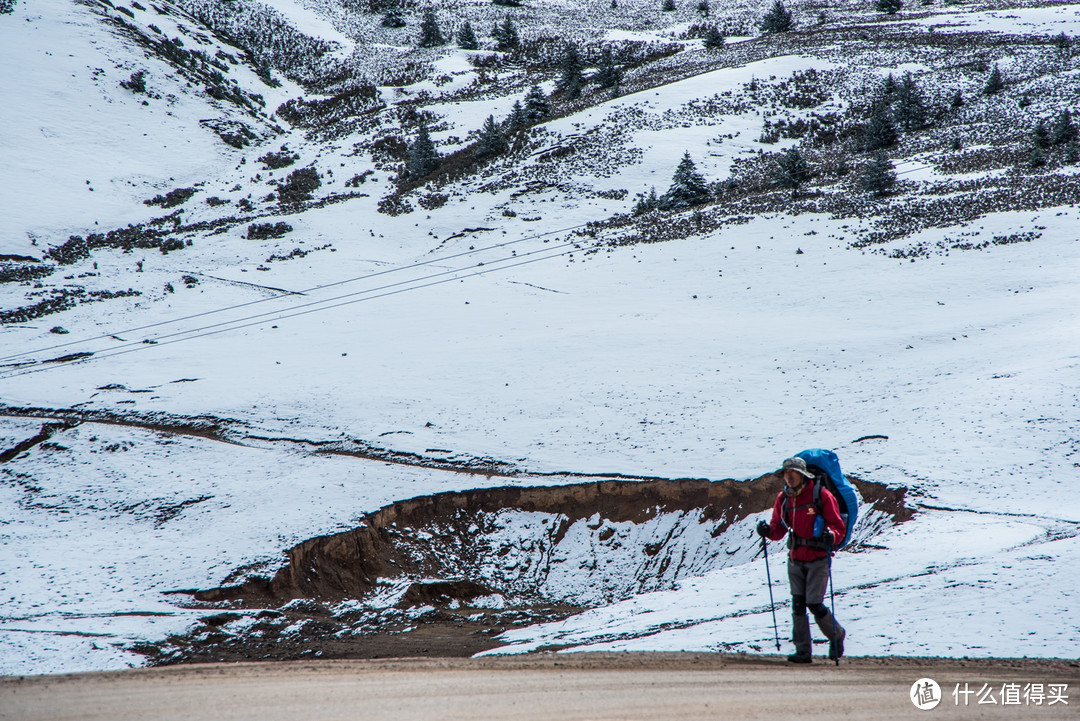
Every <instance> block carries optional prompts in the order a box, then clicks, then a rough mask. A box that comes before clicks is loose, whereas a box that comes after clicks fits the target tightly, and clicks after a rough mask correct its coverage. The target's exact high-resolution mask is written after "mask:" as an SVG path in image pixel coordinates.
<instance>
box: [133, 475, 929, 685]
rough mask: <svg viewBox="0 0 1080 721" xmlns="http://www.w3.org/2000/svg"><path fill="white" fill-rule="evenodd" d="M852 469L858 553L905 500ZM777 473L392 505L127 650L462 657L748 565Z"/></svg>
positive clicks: (203, 596) (216, 594) (290, 555)
mask: <svg viewBox="0 0 1080 721" xmlns="http://www.w3.org/2000/svg"><path fill="white" fill-rule="evenodd" d="M853 480H854V481H855V485H856V487H857V488H858V489H859V491H860V493H861V494H862V495H863V499H864V502H863V505H862V507H861V509H860V520H859V523H858V524H857V526H856V529H855V531H854V534H853V541H852V544H851V546H850V549H851V550H853V551H860V550H863V551H866V550H870V549H873V548H874V547H875V546H874V545H873V544H872V543H870V542H869V541H870V539H872V538H873V537H874V536H876V535H877V534H878V533H880V532H881V531H882V530H884V529H885V528H887V527H888V526H890V525H892V524H895V523H898V522H901V521H904V520H907V519H908V518H910V517H911V511H910V510H909V509H907V508H906V507H905V506H904V494H905V492H906V490H905V489H890V488H886V487H884V486H881V485H880V484H875V483H870V482H866V481H861V480H856V479H853ZM781 485H782V483H781V480H780V478H779V477H777V476H775V475H774V474H771V473H770V474H766V475H764V476H761V477H760V478H757V479H754V480H752V481H743V482H740V481H735V480H725V481H707V480H687V479H683V480H650V481H628V480H610V479H609V480H598V481H591V482H587V483H577V484H571V485H563V486H536V487H525V488H522V487H502V488H493V489H479V490H470V491H461V492H452V493H440V494H436V495H433V496H424V497H420V498H414V499H410V500H406V501H400V502H397V503H393V504H391V505H389V506H386V507H384V508H381V509H379V510H377V511H375V512H373V513H370V514H368V515H367V516H365V517H364V518H363V519H362V520H361V522H360V524H359V525H358V526H357V527H356V528H353V529H351V530H349V531H346V532H343V533H338V534H333V535H328V536H320V537H317V538H313V539H310V540H308V541H305V542H303V543H300V544H298V545H297V546H295V547H293V548H291V549H289V550H288V551H287V554H286V555H287V562H286V564H285V565H284V566H283V567H282V568H281V569H280V570H278V571H277V573H276V574H274V575H273V576H272V577H261V576H248V577H247V580H245V581H244V582H243V583H240V584H239V585H234V586H227V587H222V588H214V589H206V590H201V591H188V592H178V593H184V594H189V595H190V597H191V598H192V599H193V602H194V605H196V606H197V607H204V608H207V609H208V610H209V609H213V610H214V611H215V613H214V614H213V615H209V616H207V617H206V618H204V619H203V621H202V622H201V623H200V624H199V625H198V626H196V627H195V628H193V629H192V630H191V631H190V632H189V633H188V634H186V635H184V636H174V637H172V638H170V639H167V641H166V642H164V643H162V644H156V645H153V646H149V645H147V646H142V647H140V648H137V649H136V650H138V651H139V652H141V653H144V654H146V655H148V656H149V657H150V661H151V663H156V664H167V663H182V662H190V661H210V660H218V661H228V660H242V659H284V658H302V657H309V656H318V657H325V658H375V657H382V656H388V655H422V654H431V655H448V656H457V655H471V654H474V653H477V652H479V651H482V650H485V649H488V648H493V647H495V646H497V645H499V644H497V643H496V642H494V641H493V638H494V637H495V636H497V635H499V634H500V633H502V632H503V631H505V630H508V629H511V628H516V627H522V626H527V625H532V624H535V623H541V622H546V621H552V620H558V619H561V618H565V617H567V616H570V615H572V614H575V613H578V612H580V611H581V610H584V609H587V608H591V607H597V606H602V605H606V604H609V603H613V602H616V601H619V600H622V599H625V598H629V597H630V596H633V595H635V594H639V593H645V592H650V591H659V590H668V589H672V588H676V587H677V586H678V584H679V582H680V580H682V579H686V578H691V577H695V576H701V575H704V574H706V573H709V572H711V571H714V570H717V569H720V568H725V567H729V566H735V565H740V564H744V563H749V562H751V561H752V560H753V559H754V558H755V557H756V556H757V555H758V554H759V553H760V548H761V547H760V543H759V541H758V538H757V536H756V535H755V533H754V530H753V526H754V523H756V520H757V514H759V513H760V512H762V511H765V510H767V509H768V508H770V507H771V505H772V502H773V500H774V499H775V497H776V494H777V493H778V492H779V490H780V488H781ZM244 575H245V574H243V573H242V572H241V573H238V574H235V575H234V578H235V577H241V578H242V577H244Z"/></svg>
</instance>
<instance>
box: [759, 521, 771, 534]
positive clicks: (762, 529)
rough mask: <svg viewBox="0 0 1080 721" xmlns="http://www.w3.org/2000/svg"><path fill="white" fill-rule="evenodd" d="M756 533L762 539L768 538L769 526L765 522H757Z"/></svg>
mask: <svg viewBox="0 0 1080 721" xmlns="http://www.w3.org/2000/svg"><path fill="white" fill-rule="evenodd" d="M757 532H758V535H759V536H761V537H762V538H768V537H769V524H768V523H766V522H765V521H759V522H758V524H757Z"/></svg>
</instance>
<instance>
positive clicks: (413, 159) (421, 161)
mask: <svg viewBox="0 0 1080 721" xmlns="http://www.w3.org/2000/svg"><path fill="white" fill-rule="evenodd" d="M440 159H441V158H440V157H439V152H438V151H437V150H435V144H434V143H432V142H431V136H430V135H429V134H428V129H427V126H426V125H421V126H420V131H419V132H418V133H417V135H416V141H415V142H414V143H413V144H412V145H411V146H410V147H409V154H408V157H407V159H406V161H405V171H406V176H407V177H408V178H409V179H410V180H417V179H419V178H423V177H424V176H425V175H429V174H431V173H433V172H435V170H436V169H437V168H438V167H439V161H440Z"/></svg>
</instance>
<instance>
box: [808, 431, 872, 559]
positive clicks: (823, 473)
mask: <svg viewBox="0 0 1080 721" xmlns="http://www.w3.org/2000/svg"><path fill="white" fill-rule="evenodd" d="M795 457H796V458H801V459H803V460H804V461H806V469H807V470H808V471H810V472H811V473H813V474H814V506H815V507H816V508H817V511H818V514H817V519H816V520H815V521H814V536H815V537H820V536H821V534H822V532H823V531H824V530H825V519H824V518H822V517H821V495H820V494H821V489H822V488H827V489H828V490H829V493H831V494H833V496H834V497H835V498H836V503H837V505H839V506H840V518H842V519H843V520H844V540H842V541H840V542H839V543H837V544H836V545H835V546H834V548H843V547H844V546H846V545H847V544H848V541H850V540H851V531H852V529H853V528H854V527H855V521H856V520H858V517H859V494H858V493H856V492H855V488H854V487H853V486H852V485H851V484H850V483H848V479H847V478H845V477H844V474H843V472H842V471H841V470H840V459H839V458H837V457H836V454H835V453H833V452H832V451H829V450H826V449H824V448H810V449H808V450H805V451H803V452H802V453H796V454H795Z"/></svg>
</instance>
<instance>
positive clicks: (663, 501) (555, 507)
mask: <svg viewBox="0 0 1080 721" xmlns="http://www.w3.org/2000/svg"><path fill="white" fill-rule="evenodd" d="M852 481H853V482H854V483H855V484H856V486H857V487H858V489H859V492H860V493H861V494H863V498H864V499H865V500H866V501H867V502H869V503H871V504H873V507H874V508H875V509H876V510H879V511H882V512H884V513H887V514H889V515H890V516H892V517H893V519H894V521H896V522H901V521H906V520H908V519H909V518H911V515H912V511H911V510H910V509H908V508H907V507H905V506H904V494H905V492H906V489H890V488H887V487H885V486H883V485H881V484H877V483H870V482H867V481H861V480H857V479H852ZM781 487H782V481H781V480H780V478H779V477H778V476H776V475H775V474H773V473H768V474H765V475H763V476H761V477H759V478H756V479H754V480H753V481H749V482H747V481H736V480H724V481H707V480H698V479H676V480H657V481H616V480H605V481H595V482H591V483H579V484H573V485H566V486H534V487H525V488H522V487H502V488H491V489H477V490H468V491H455V492H448V493H439V494H435V495H432V496H423V497H420V498H414V499H410V500H407V501H398V502H397V503H393V504H390V505H389V506H385V507H383V508H381V509H379V510H378V511H375V512H373V513H370V514H368V515H367V516H365V517H364V518H363V519H362V521H361V523H360V525H359V526H357V527H356V528H354V529H352V530H349V531H345V532H342V533H337V534H333V535H329V536H319V537H317V538H312V539H309V540H307V541H304V542H303V543H300V544H299V545H297V546H294V547H293V548H291V549H290V550H289V551H288V558H289V562H288V565H287V566H286V567H284V568H282V569H281V570H280V571H278V573H277V574H276V575H275V576H274V577H273V578H272V579H270V580H269V581H267V580H265V579H252V580H249V581H247V582H246V583H244V584H242V585H240V586H234V587H228V588H218V589H208V590H204V591H199V592H198V593H196V594H195V598H196V599H198V600H200V601H210V602H213V601H224V600H238V599H246V600H254V601H259V602H264V601H267V600H274V599H277V600H280V599H291V598H321V599H340V598H358V597H362V596H364V595H365V594H367V593H369V592H370V591H371V590H372V588H373V587H374V585H375V584H376V582H377V581H378V580H379V579H386V578H396V577H399V576H407V575H417V576H429V577H431V576H434V577H437V576H439V575H440V572H442V571H443V569H441V568H437V567H434V568H433V567H423V566H422V565H421V566H418V564H417V562H416V559H415V558H414V557H412V556H410V555H407V554H404V553H402V552H401V549H400V544H399V541H398V532H399V529H418V528H419V529H422V528H427V527H429V526H431V525H432V524H434V523H436V522H439V523H443V524H447V525H450V526H454V527H457V528H456V530H457V531H458V533H459V534H460V536H461V537H463V538H467V537H468V535H469V534H468V532H467V530H466V528H465V527H466V526H469V525H470V524H472V523H473V520H474V519H475V518H476V517H477V515H478V514H483V513H497V512H499V511H503V510H505V509H517V510H520V511H524V512H544V513H551V514H557V515H560V516H562V517H563V518H564V519H565V520H564V521H563V522H562V525H561V526H560V527H559V528H558V529H556V531H555V533H554V542H555V543H558V541H559V540H561V534H564V533H565V532H566V529H567V528H568V527H569V525H570V524H572V523H574V522H576V521H579V520H581V519H586V518H590V517H593V516H595V515H597V514H599V517H600V518H601V519H604V520H606V521H610V522H614V523H618V522H626V521H629V522H633V523H642V522H644V521H646V520H648V519H650V518H653V517H654V516H655V515H656V514H657V513H661V512H672V511H684V512H685V511H691V510H695V509H700V511H701V512H702V519H703V520H704V521H714V522H716V523H715V526H714V528H713V531H712V534H713V536H716V535H719V534H720V533H722V532H723V531H724V530H726V529H727V528H728V527H729V526H730V525H731V524H732V523H734V522H736V521H739V520H741V519H743V518H746V517H747V516H748V515H750V514H753V513H759V512H761V511H763V510H765V509H767V508H769V507H771V506H772V503H773V501H774V499H775V498H776V494H777V493H778V492H779V491H780V488H781ZM649 550H650V549H646V552H647V553H648V552H649ZM653 552H654V553H655V551H653ZM475 595H483V594H482V593H477V594H475ZM455 597H456V598H459V600H469V599H468V598H465V597H462V596H455Z"/></svg>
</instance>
